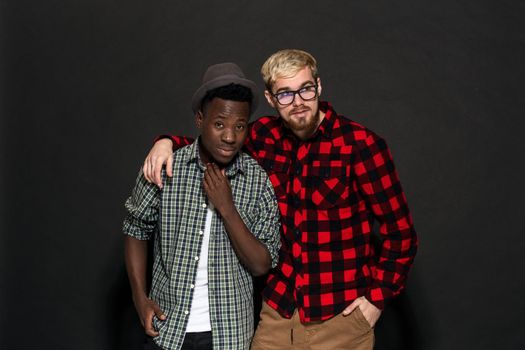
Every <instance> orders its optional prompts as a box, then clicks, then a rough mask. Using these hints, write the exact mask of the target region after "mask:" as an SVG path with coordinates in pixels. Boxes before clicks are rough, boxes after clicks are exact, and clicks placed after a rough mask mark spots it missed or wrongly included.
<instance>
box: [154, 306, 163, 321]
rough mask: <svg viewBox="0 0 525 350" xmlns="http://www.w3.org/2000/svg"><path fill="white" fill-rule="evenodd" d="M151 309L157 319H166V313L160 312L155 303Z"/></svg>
mask: <svg viewBox="0 0 525 350" xmlns="http://www.w3.org/2000/svg"><path fill="white" fill-rule="evenodd" d="M153 311H155V316H157V318H158V319H159V320H162V321H164V320H165V319H166V315H164V312H162V310H161V309H160V307H159V306H158V305H157V304H155V306H154V307H153Z"/></svg>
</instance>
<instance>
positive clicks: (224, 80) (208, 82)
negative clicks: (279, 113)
mask: <svg viewBox="0 0 525 350" xmlns="http://www.w3.org/2000/svg"><path fill="white" fill-rule="evenodd" d="M229 84H239V85H241V86H244V87H246V88H248V89H250V90H251V91H252V96H253V97H252V106H251V109H250V113H252V112H253V111H254V110H256V109H257V102H258V98H257V85H256V84H255V83H254V82H253V81H251V80H249V79H246V77H245V76H244V73H243V72H242V70H241V68H239V66H238V65H236V64H235V63H231V62H226V63H218V64H214V65H212V66H209V67H208V69H207V70H206V73H204V77H203V78H202V85H201V86H200V87H199V88H198V89H197V91H195V93H194V94H193V97H192V99H191V108H192V109H193V113H197V112H198V111H199V109H200V108H201V103H202V99H203V98H204V96H205V95H206V93H207V92H208V91H210V90H213V89H215V88H218V87H221V86H226V85H229Z"/></svg>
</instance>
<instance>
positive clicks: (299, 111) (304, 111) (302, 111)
mask: <svg viewBox="0 0 525 350" xmlns="http://www.w3.org/2000/svg"><path fill="white" fill-rule="evenodd" d="M308 111H309V109H299V110H294V111H291V112H290V114H291V115H300V114H305V113H306V112H308Z"/></svg>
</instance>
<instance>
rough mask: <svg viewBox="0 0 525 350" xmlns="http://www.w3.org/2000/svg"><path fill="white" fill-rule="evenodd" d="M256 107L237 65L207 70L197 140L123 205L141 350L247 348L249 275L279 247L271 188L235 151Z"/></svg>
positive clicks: (266, 264) (198, 101) (197, 110)
mask: <svg viewBox="0 0 525 350" xmlns="http://www.w3.org/2000/svg"><path fill="white" fill-rule="evenodd" d="M256 105H257V94H256V85H255V84H254V83H253V82H252V81H250V80H248V79H246V78H245V77H244V74H243V73H242V71H241V69H240V68H239V67H238V66H237V65H235V64H233V63H222V64H216V65H213V66H210V67H209V68H208V69H207V71H206V73H205V74H204V78H203V83H202V86H201V87H199V89H197V91H196V92H195V94H194V96H193V99H192V109H193V112H194V114H195V119H196V125H197V128H198V129H200V136H199V137H198V138H197V140H195V141H194V142H193V143H191V144H189V145H187V146H185V147H182V148H179V149H178V150H176V151H175V152H174V153H173V154H172V155H171V161H170V168H169V169H168V172H169V173H170V174H172V175H173V176H171V177H167V176H165V173H163V174H162V175H161V176H162V184H163V186H162V189H161V188H159V187H158V186H156V185H154V184H151V183H149V182H148V181H147V180H146V179H145V177H144V175H143V173H142V171H141V172H140V173H139V176H138V178H137V182H136V185H135V188H134V189H133V192H132V195H131V197H129V199H128V200H127V201H126V209H127V212H128V214H127V217H126V218H125V220H124V225H123V231H124V233H125V261H126V267H127V271H128V276H129V280H130V284H131V289H132V294H133V301H134V304H135V307H136V309H137V312H138V314H139V317H140V320H141V322H142V324H143V326H144V329H145V332H146V334H147V335H148V336H149V337H148V339H147V341H146V343H145V345H144V348H145V349H184V350H186V349H210V350H211V349H248V348H249V346H250V341H251V338H252V335H253V322H254V316H253V298H252V295H253V283H252V275H254V276H259V275H263V274H265V273H267V272H268V270H269V269H270V268H271V267H274V266H276V264H277V255H278V250H279V247H280V237H279V228H280V223H279V212H278V207H277V202H276V199H275V194H274V190H273V186H272V184H271V182H270V180H269V178H268V175H267V174H266V172H265V171H264V169H262V168H261V166H260V165H259V164H258V163H257V162H256V161H255V160H254V159H253V158H251V157H250V156H248V155H247V154H246V153H244V152H242V151H241V147H242V146H243V144H244V142H245V139H246V136H247V134H248V121H249V117H250V114H251V112H252V111H253V110H254V109H255V108H256ZM150 239H153V244H154V250H153V251H154V253H153V254H154V256H153V273H152V282H151V289H150V292H149V295H148V293H147V287H146V269H147V268H146V265H147V252H148V249H147V241H148V240H150Z"/></svg>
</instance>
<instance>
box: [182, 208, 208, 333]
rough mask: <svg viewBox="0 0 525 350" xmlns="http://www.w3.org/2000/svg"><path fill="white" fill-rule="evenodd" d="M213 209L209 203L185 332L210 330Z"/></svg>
mask: <svg viewBox="0 0 525 350" xmlns="http://www.w3.org/2000/svg"><path fill="white" fill-rule="evenodd" d="M213 211H214V210H213V205H211V203H210V204H209V205H208V212H207V214H206V223H205V226H204V235H203V237H202V246H201V253H200V256H199V265H198V266H197V277H195V283H194V284H193V286H194V287H193V288H194V289H193V302H192V303H191V310H190V316H189V319H188V325H187V327H186V333H193V332H207V331H211V323H210V305H209V302H208V246H209V242H210V231H211V219H212V217H213Z"/></svg>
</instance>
